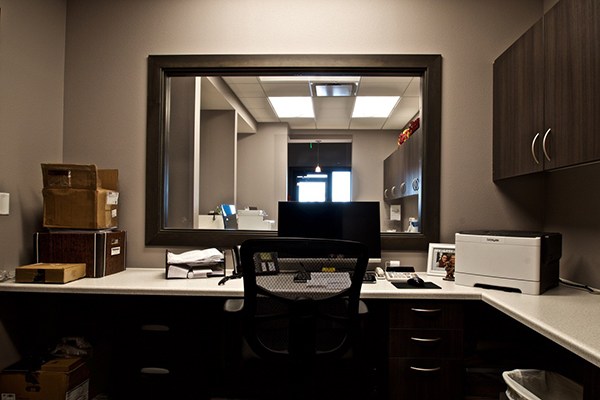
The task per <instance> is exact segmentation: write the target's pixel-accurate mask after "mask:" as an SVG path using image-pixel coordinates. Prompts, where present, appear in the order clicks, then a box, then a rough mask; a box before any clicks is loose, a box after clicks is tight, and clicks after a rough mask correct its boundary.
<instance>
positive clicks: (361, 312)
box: [358, 300, 369, 318]
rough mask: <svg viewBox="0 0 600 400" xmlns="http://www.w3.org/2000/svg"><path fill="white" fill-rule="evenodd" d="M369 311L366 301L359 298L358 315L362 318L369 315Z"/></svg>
mask: <svg viewBox="0 0 600 400" xmlns="http://www.w3.org/2000/svg"><path fill="white" fill-rule="evenodd" d="M368 313H369V307H367V305H366V304H365V302H364V301H362V300H359V301H358V316H359V317H360V318H362V317H364V316H365V315H367V314H368Z"/></svg>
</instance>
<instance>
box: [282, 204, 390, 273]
mask: <svg viewBox="0 0 600 400" xmlns="http://www.w3.org/2000/svg"><path fill="white" fill-rule="evenodd" d="M277 222H278V224H277V225H278V231H277V232H278V236H281V237H306V238H326V239H343V240H354V241H357V242H361V243H364V244H365V245H366V246H367V249H368V255H369V260H370V261H380V259H381V225H380V220H379V202H377V201H352V202H323V203H320V202H314V203H313V202H310V203H306V202H295V201H281V202H279V215H278V221H277Z"/></svg>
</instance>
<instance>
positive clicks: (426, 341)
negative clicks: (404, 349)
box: [410, 337, 442, 343]
mask: <svg viewBox="0 0 600 400" xmlns="http://www.w3.org/2000/svg"><path fill="white" fill-rule="evenodd" d="M410 340H412V341H414V342H421V343H433V342H439V341H440V340H442V338H439V337H436V338H419V337H411V338H410Z"/></svg>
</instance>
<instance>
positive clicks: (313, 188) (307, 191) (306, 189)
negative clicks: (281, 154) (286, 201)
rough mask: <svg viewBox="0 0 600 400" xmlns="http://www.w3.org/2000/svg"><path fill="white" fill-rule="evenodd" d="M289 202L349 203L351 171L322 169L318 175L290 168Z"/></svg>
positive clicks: (345, 169) (309, 171)
mask: <svg viewBox="0 0 600 400" xmlns="http://www.w3.org/2000/svg"><path fill="white" fill-rule="evenodd" d="M289 176H290V177H292V179H291V182H290V183H291V185H290V188H289V189H290V191H289V194H290V200H292V201H300V202H311V201H318V202H323V201H335V202H343V201H351V200H352V186H351V182H352V171H351V170H350V168H322V170H321V172H320V173H316V172H314V171H311V170H306V169H299V168H290V175H289Z"/></svg>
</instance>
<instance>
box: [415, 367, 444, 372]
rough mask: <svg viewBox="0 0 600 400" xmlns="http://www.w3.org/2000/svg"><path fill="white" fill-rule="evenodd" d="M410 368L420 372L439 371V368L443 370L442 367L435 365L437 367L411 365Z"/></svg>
mask: <svg viewBox="0 0 600 400" xmlns="http://www.w3.org/2000/svg"><path fill="white" fill-rule="evenodd" d="M410 369H412V370H413V371H418V372H437V371H439V370H441V369H442V368H441V367H435V368H419V367H410Z"/></svg>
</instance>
